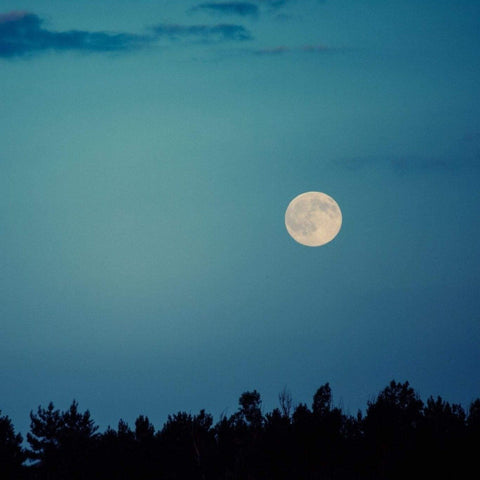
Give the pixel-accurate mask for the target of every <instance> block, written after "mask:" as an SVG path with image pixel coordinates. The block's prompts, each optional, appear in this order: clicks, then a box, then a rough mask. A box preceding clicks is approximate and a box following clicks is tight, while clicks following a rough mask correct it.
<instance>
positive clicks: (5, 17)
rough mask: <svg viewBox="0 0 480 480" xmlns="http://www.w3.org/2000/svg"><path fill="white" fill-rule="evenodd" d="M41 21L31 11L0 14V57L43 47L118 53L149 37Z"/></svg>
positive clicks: (27, 52) (12, 55)
mask: <svg viewBox="0 0 480 480" xmlns="http://www.w3.org/2000/svg"><path fill="white" fill-rule="evenodd" d="M42 25H43V20H42V19H41V18H40V17H39V16H38V15H35V14H34V13H28V12H10V13H6V14H2V15H0V57H7V58H8V57H15V56H21V55H25V54H29V53H35V52H41V51H46V50H56V51H67V50H76V51H84V52H118V51H126V50H132V49H136V48H139V47H142V46H144V45H146V44H147V43H149V42H150V41H151V39H150V38H149V37H147V36H143V35H135V34H130V33H108V32H104V31H99V32H88V31H84V30H69V31H66V32H57V31H51V30H47V29H45V28H43V26H42Z"/></svg>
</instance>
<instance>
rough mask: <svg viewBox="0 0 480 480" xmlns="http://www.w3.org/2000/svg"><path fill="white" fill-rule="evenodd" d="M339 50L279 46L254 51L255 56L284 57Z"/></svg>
mask: <svg viewBox="0 0 480 480" xmlns="http://www.w3.org/2000/svg"><path fill="white" fill-rule="evenodd" d="M337 50H338V49H337V48H334V47H328V46H326V45H302V46H300V47H289V46H286V45H279V46H275V47H268V48H259V49H256V50H252V53H254V54H255V55H282V54H287V53H298V52H305V53H327V52H333V51H337Z"/></svg>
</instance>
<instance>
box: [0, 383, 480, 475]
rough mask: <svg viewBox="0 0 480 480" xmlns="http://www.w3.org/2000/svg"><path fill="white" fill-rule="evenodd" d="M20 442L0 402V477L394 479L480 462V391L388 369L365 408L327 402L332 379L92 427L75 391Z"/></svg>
mask: <svg viewBox="0 0 480 480" xmlns="http://www.w3.org/2000/svg"><path fill="white" fill-rule="evenodd" d="M30 421H31V423H30V431H29V432H28V433H27V435H26V442H25V443H24V442H23V437H22V435H21V434H19V433H15V428H14V425H13V423H12V421H11V420H10V418H9V417H8V416H6V415H3V414H2V413H1V411H0V478H2V479H48V480H56V479H161V480H163V479H164V480H173V479H192V480H194V479H199V480H210V479H211V480H237V479H238V480H241V479H245V480H256V479H259V480H260V479H280V480H282V479H305V480H307V479H309V480H310V479H401V478H432V479H458V478H466V477H467V476H468V475H467V472H471V471H472V469H473V471H478V468H477V462H476V455H477V454H478V447H479V446H480V399H476V400H475V401H473V402H472V403H471V404H470V406H469V408H468V410H465V409H464V408H463V407H462V406H461V405H459V404H451V403H449V402H447V401H445V400H443V399H442V398H441V397H439V396H438V397H436V398H434V397H430V398H428V399H427V401H426V402H423V401H422V399H421V398H420V396H419V395H418V394H417V393H416V392H415V390H414V389H413V388H412V387H411V386H410V384H409V383H408V382H405V383H398V382H396V381H395V380H392V381H391V382H390V383H389V385H387V386H386V387H385V388H384V389H383V390H382V391H381V392H380V393H379V394H378V395H377V396H376V397H375V399H374V400H371V401H369V402H368V403H367V408H366V410H365V413H362V412H361V411H359V412H358V413H357V415H355V416H352V415H349V414H346V413H344V412H343V411H342V409H341V408H339V407H336V406H334V404H333V400H332V392H331V388H330V385H329V384H328V383H326V384H324V385H322V386H320V387H319V388H318V390H317V391H316V393H315V395H314V396H313V399H312V403H311V405H307V404H305V403H299V404H297V405H294V402H293V400H292V396H291V394H290V393H289V392H288V391H287V390H286V389H285V390H283V391H282V392H281V393H280V394H279V406H278V407H277V408H274V409H273V410H272V411H270V412H265V413H264V412H263V411H262V400H261V396H260V393H258V392H257V391H256V390H253V391H246V392H244V393H242V394H241V395H240V398H239V406H238V410H237V411H236V412H235V413H234V414H232V415H230V416H226V415H222V416H221V417H220V419H219V420H218V421H217V422H216V423H214V420H213V416H212V415H211V414H209V413H207V412H206V411H205V410H201V411H200V412H199V413H197V414H191V413H187V412H178V413H176V414H173V415H169V416H168V418H167V421H166V422H165V424H164V425H163V427H162V428H161V429H159V430H155V427H154V426H153V425H152V423H151V422H150V420H149V419H148V417H146V416H144V415H139V416H138V417H137V419H136V421H135V424H134V425H133V426H130V425H128V424H127V423H126V422H125V421H123V420H122V419H120V421H119V422H118V425H117V428H116V429H115V428H111V427H108V428H107V429H106V430H105V431H104V432H99V431H98V426H97V425H95V422H94V420H93V418H92V417H91V415H90V412H89V411H88V410H86V411H84V412H82V411H80V409H79V405H78V403H77V402H76V401H75V400H74V401H73V402H72V404H71V405H70V407H69V408H68V409H67V410H65V411H61V410H59V409H57V408H56V407H55V406H54V405H53V403H50V404H49V405H47V406H46V407H42V406H39V407H38V408H37V410H36V411H32V412H30Z"/></svg>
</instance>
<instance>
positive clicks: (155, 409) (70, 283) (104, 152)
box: [0, 0, 480, 433]
mask: <svg viewBox="0 0 480 480" xmlns="http://www.w3.org/2000/svg"><path fill="white" fill-rule="evenodd" d="M479 19H480V4H479V2H477V1H473V0H472V1H461V0H460V1H455V2H454V1H438V0H437V1H422V2H416V1H413V0H406V1H403V2H398V1H393V0H392V1H388V0H387V1H384V0H383V1H380V0H378V1H374V0H366V1H362V2H358V1H354V0H345V1H333V0H326V1H316V0H296V1H295V0H291V1H283V2H278V1H268V0H264V1H256V2H253V1H252V2H203V3H202V2H195V1H173V0H172V1H167V0H165V1H151V0H135V1H133V0H115V1H114V0H103V1H102V2H98V1H93V0H84V1H82V2H64V1H57V0H49V1H43V0H30V1H28V0H25V1H18V0H17V1H10V0H3V1H2V12H0V71H1V75H0V105H1V108H0V200H1V201H0V388H1V391H0V393H1V395H0V409H1V410H2V412H3V413H4V414H7V415H9V416H10V417H11V418H12V420H13V421H14V423H15V425H16V426H17V429H19V430H20V431H21V432H22V433H25V432H26V431H27V429H28V413H29V411H30V410H31V409H35V408H36V407H37V406H38V405H39V404H42V405H46V404H47V403H48V402H49V401H53V402H54V403H55V405H56V406H57V407H58V408H62V409H63V408H66V407H67V406H68V405H69V404H70V402H71V401H72V399H73V398H75V399H77V400H78V401H79V404H80V408H84V409H86V408H89V409H90V410H91V413H92V415H93V418H94V419H95V420H96V421H97V423H99V424H100V426H101V428H105V427H106V426H107V425H109V424H110V425H112V426H115V425H116V423H117V422H118V420H119V419H120V418H124V419H125V420H126V421H128V422H130V424H132V423H133V421H134V419H135V418H136V416H137V415H139V414H144V415H148V416H149V417H150V419H151V421H152V422H153V423H154V424H155V426H156V427H157V428H159V427H161V426H162V424H163V422H164V421H165V419H166V416H167V415H168V414H170V413H175V412H176V411H178V410H186V411H191V412H197V411H198V410H200V409H201V408H205V409H207V410H208V411H209V412H211V413H212V414H214V416H216V418H218V416H219V415H220V414H221V413H222V412H226V413H233V411H235V410H236V408H237V399H238V397H239V395H240V394H241V393H242V392H243V391H245V390H247V389H254V388H255V389H257V390H258V391H260V393H261V394H262V396H263V400H264V407H265V409H271V408H273V407H274V406H276V404H277V395H278V393H279V392H280V391H281V390H282V389H283V388H284V387H285V386H287V388H288V389H289V390H290V391H291V393H292V395H293V398H294V400H295V401H296V402H307V403H310V402H311V398H312V395H313V393H314V392H315V391H316V389H317V388H318V387H319V386H320V385H322V384H323V383H325V382H330V385H331V386H332V390H333V395H334V402H335V403H336V404H338V405H341V406H342V407H343V408H344V409H345V410H346V411H347V412H350V413H355V412H356V410H357V409H358V408H361V409H363V408H365V406H366V402H367V401H368V400H369V399H371V398H372V396H373V395H375V394H376V393H377V392H378V391H379V390H380V389H382V388H383V387H384V386H386V385H387V383H388V382H389V381H390V380H391V379H392V378H395V379H396V380H398V381H404V380H408V381H410V383H411V384H412V386H413V387H414V388H415V389H416V390H417V391H418V392H419V393H420V395H421V396H422V398H427V397H428V396H429V395H437V394H439V395H442V396H443V397H444V398H445V399H446V400H448V401H451V402H459V403H462V405H464V406H465V407H468V405H469V403H470V401H471V400H473V399H474V398H477V397H478V396H479V395H480V391H479V380H480V374H479V372H480V368H479V367H480V316H479V313H478V312H479V307H480V298H479V295H478V286H479V277H480V253H479V249H478V238H479V236H480V219H479V214H478V212H479V207H480V189H479V181H480V164H479V162H480V127H479V125H480V96H479V95H478V85H480V57H479V54H478V52H479V50H480V28H479V26H480V25H479ZM310 190H318V191H323V192H325V193H327V194H329V195H331V196H332V197H333V198H335V200H336V201H337V202H338V203H339V205H340V207H341V209H342V213H343V226H342V230H341V231H340V233H339V235H338V236H337V237H336V239H335V240H334V241H333V242H331V243H329V244H327V245H325V246H323V247H319V248H308V247H302V246H301V245H299V244H297V243H296V242H295V241H293V240H292V239H291V238H290V237H289V235H288V234H287V232H286V230H285V226H284V213H285V209H286V207H287V205H288V203H289V202H290V200H291V199H292V198H293V197H294V196H296V195H298V194H299V193H302V192H304V191H310Z"/></svg>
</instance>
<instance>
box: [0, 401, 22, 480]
mask: <svg viewBox="0 0 480 480" xmlns="http://www.w3.org/2000/svg"><path fill="white" fill-rule="evenodd" d="M22 441H23V439H22V436H21V435H20V434H19V433H17V434H16V433H15V429H14V428H13V424H12V421H11V420H10V418H9V417H7V416H6V415H2V412H1V410H0V478H20V473H21V471H22V463H23V462H24V461H25V458H26V456H25V452H24V450H23V448H22Z"/></svg>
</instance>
